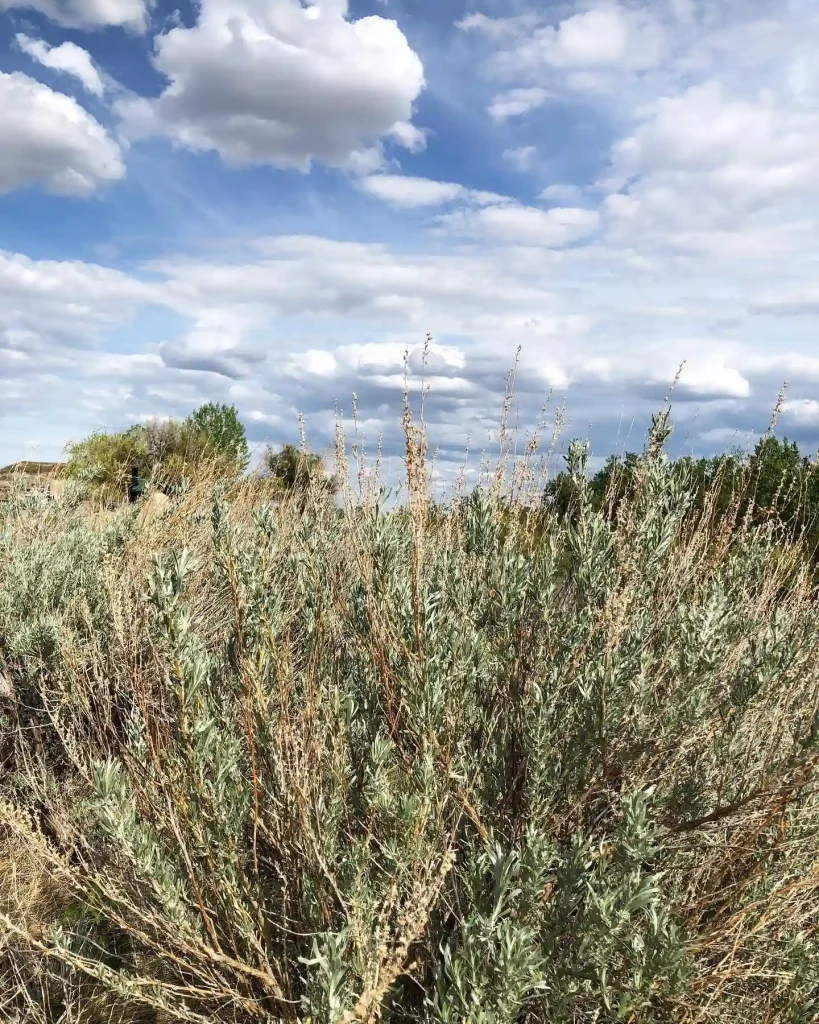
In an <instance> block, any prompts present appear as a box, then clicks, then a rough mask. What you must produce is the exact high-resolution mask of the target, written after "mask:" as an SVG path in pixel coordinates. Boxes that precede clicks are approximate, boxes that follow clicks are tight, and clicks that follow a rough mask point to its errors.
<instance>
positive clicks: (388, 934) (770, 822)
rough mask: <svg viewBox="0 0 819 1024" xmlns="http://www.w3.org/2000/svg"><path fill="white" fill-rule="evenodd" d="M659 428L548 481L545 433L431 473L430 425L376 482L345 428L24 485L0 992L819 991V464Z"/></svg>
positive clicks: (98, 1008) (231, 1004)
mask: <svg viewBox="0 0 819 1024" xmlns="http://www.w3.org/2000/svg"><path fill="white" fill-rule="evenodd" d="M667 430H668V423H667V420H666V418H665V416H661V417H658V418H657V420H656V421H655V424H654V428H653V430H652V433H651V435H650V437H649V439H648V442H647V444H646V449H645V451H644V452H643V453H642V454H640V455H639V456H635V457H633V458H632V459H631V460H630V462H629V463H628V467H627V475H626V476H624V475H623V473H621V472H619V471H617V472H612V467H611V466H609V476H610V477H611V478H612V479H614V480H615V482H613V483H612V482H611V480H609V482H608V483H607V485H606V487H605V489H604V490H602V491H601V489H600V488H599V487H597V486H596V485H594V483H593V481H591V480H590V479H589V476H588V474H587V465H586V459H587V454H588V453H587V450H586V448H585V447H584V446H583V445H579V444H573V445H572V446H571V448H570V450H569V455H568V458H567V463H566V468H565V471H564V473H563V475H562V476H561V477H560V478H559V486H558V485H557V484H553V485H552V486H551V489H550V490H549V491H548V496H549V500H548V501H547V502H542V501H541V500H540V497H539V496H540V494H542V484H541V482H539V478H538V475H537V473H536V472H535V469H534V463H533V462H532V461H531V460H532V459H533V458H534V447H535V446H534V445H531V446H530V447H529V449H527V454H526V457H524V458H523V459H522V460H520V461H515V460H514V459H512V458H511V457H510V459H509V461H508V462H505V463H503V464H502V465H499V467H498V471H497V472H493V473H492V474H489V477H488V479H487V481H486V483H485V486H482V487H477V488H475V489H474V490H470V489H464V490H463V491H462V492H461V493H460V494H459V493H456V494H454V495H453V497H452V499H451V500H450V501H448V502H446V503H440V502H433V501H431V500H430V499H429V497H428V495H427V490H426V477H427V472H426V466H425V452H424V445H423V442H422V440H421V439H420V436H419V434H418V433H417V432H416V431H415V429H414V428H413V427H412V425H411V423H409V422H407V464H408V482H407V486H406V488H405V491H404V495H403V498H404V500H402V501H401V502H393V503H392V504H390V503H389V502H387V501H386V499H385V496H384V494H383V493H381V492H380V491H379V490H378V488H377V485H376V484H374V483H373V482H372V481H371V480H370V478H369V477H368V476H367V473H366V472H365V473H362V475H361V479H362V480H363V481H364V486H362V488H361V490H360V491H359V489H358V488H356V490H355V491H354V490H353V488H351V487H350V485H349V484H348V482H347V480H348V477H353V478H354V479H355V477H356V472H355V466H354V465H353V467H352V471H348V469H347V467H346V465H345V459H344V453H343V446H341V445H340V448H339V458H338V463H339V466H338V471H339V475H338V478H337V481H336V483H337V484H338V485H339V490H338V494H336V495H333V493H332V491H333V488H331V487H328V486H326V485H322V484H321V482H316V481H315V480H314V479H312V478H311V479H308V480H305V481H304V486H301V487H296V486H291V487H290V488H289V489H287V490H283V491H282V492H281V493H278V494H277V498H278V500H276V501H271V500H270V495H269V493H268V492H266V491H265V490H264V488H262V487H261V486H260V483H259V480H258V479H257V478H254V477H252V476H251V477H247V476H245V477H242V478H238V479H233V480H229V479H225V478H219V479H215V480H214V479H210V478H208V479H202V480H197V479H195V478H194V479H192V480H190V481H188V483H187V484H186V486H185V487H184V488H181V489H179V490H178V491H177V492H174V495H173V500H172V501H171V502H170V503H169V504H168V505H167V506H166V507H163V509H162V510H161V511H160V512H159V513H158V514H157V515H156V516H154V517H153V518H150V519H148V518H145V517H144V516H141V515H140V511H139V508H138V507H136V506H134V505H128V504H127V503H124V504H121V505H119V506H117V507H116V508H114V509H113V510H109V511H108V512H107V513H106V515H105V516H104V517H103V516H95V515H93V514H89V511H88V507H87V505H86V504H83V502H82V501H81V500H80V497H81V496H80V492H79V491H78V490H77V489H76V488H75V487H73V486H69V487H68V488H67V489H66V491H65V492H64V493H63V494H62V495H61V496H60V497H59V499H58V500H56V501H52V502H48V503H46V502H43V501H40V500H39V499H37V498H36V496H35V497H29V496H26V495H25V494H22V493H15V494H12V495H11V496H10V497H9V498H8V499H7V500H6V502H5V503H4V504H3V505H2V512H0V1018H1V1019H3V1020H10V1021H20V1022H22V1021H33V1022H43V1024H45V1022H80V1024H84V1022H92V1024H97V1022H100V1024H101V1022H106V1024H107V1022H127V1024H132V1022H150V1021H153V1022H157V1024H159V1022H169V1021H187V1022H195V1024H205V1022H208V1024H210V1022H225V1024H227V1022H231V1024H233V1022H236V1024H252V1022H273V1021H288V1022H297V1021H298V1022H308V1021H309V1022H314V1024H318V1022H321V1024H325V1022H326V1024H340V1022H344V1024H352V1022H353V1021H374V1020H376V1019H378V1018H381V1019H382V1020H386V1021H395V1022H397V1021H417V1022H436V1024H456V1022H458V1024H460V1022H464V1024H465V1022H469V1024H513V1022H520V1024H523V1022H542V1024H581V1022H582V1024H586V1022H588V1024H593V1022H599V1024H603V1022H614V1021H626V1022H633V1024H637V1022H641V1024H642V1022H672V1021H673V1022H677V1021H687V1022H694V1021H702V1022H710V1021H713V1022H725V1024H733V1022H736V1024H740V1022H741V1024H751V1022H760V1024H761V1022H766V1024H767V1022H789V1024H797V1022H800V1024H808V1022H811V1021H814V1020H816V1019H817V1015H819V940H818V939H817V931H816V926H817V918H818V916H819V794H818V793H817V770H818V769H819V651H818V650H817V637H818V636H819V608H817V604H816V592H815V568H814V559H813V555H812V551H811V548H810V544H809V543H808V541H807V540H806V538H809V534H810V526H811V524H810V522H809V521H808V520H807V519H806V518H805V516H804V515H801V518H800V516H799V515H798V514H797V513H798V512H799V509H803V508H804V504H805V495H806V494H808V490H809V487H808V485H809V484H810V481H812V480H813V476H812V473H813V470H812V469H811V468H810V467H809V464H807V463H805V462H800V461H799V460H798V459H797V461H796V462H793V460H792V462H793V465H792V469H793V474H795V475H793V474H792V478H791V477H788V476H787V473H786V471H785V470H782V471H781V473H780V478H779V479H780V484H779V485H777V486H776V487H774V488H773V490H770V489H769V490H768V491H765V490H764V487H763V486H762V484H763V483H764V480H763V477H764V474H763V472H762V470H763V467H764V465H768V463H765V460H764V459H763V458H762V456H763V455H764V454H765V452H768V453H769V454H770V452H771V451H772V449H771V447H770V445H769V446H768V448H765V447H764V445H763V446H762V448H760V449H759V450H758V451H757V453H756V455H755V456H753V457H750V458H748V459H745V460H744V461H742V460H739V459H737V460H735V461H734V462H733V463H732V464H731V472H730V474H728V475H726V473H727V471H726V470H725V468H724V466H721V465H717V464H714V465H712V466H711V468H710V469H709V470H708V472H700V470H698V469H697V464H696V463H691V462H688V463H686V462H672V461H669V460H668V459H667V458H666V456H665V454H664V451H663V445H664V441H665V438H666V434H667ZM196 436H199V435H196ZM132 440H133V438H132ZM137 441H138V442H139V444H143V443H144V438H142V436H141V435H140V437H138V438H137ZM145 450H147V449H145ZM776 454H777V458H779V456H781V455H782V450H780V448H778V447H777V448H776ZM786 454H787V453H786ZM128 457H129V458H131V457H132V455H131V454H130V450H129V455H128ZM242 458H244V455H242ZM527 460H528V461H527ZM785 461H786V462H787V458H786V459H785ZM789 464H790V463H789ZM700 469H702V467H700ZM624 472H625V471H624ZM788 472H790V471H788ZM799 474H802V475H801V476H800V475H799ZM92 475H93V474H92ZM291 477H292V479H291V483H295V482H297V480H298V474H297V473H293V474H291ZM85 479H89V476H88V474H86V477H85ZM114 479H115V478H114V477H113V476H111V475H110V474H109V475H108V476H107V477H106V478H105V481H104V483H105V486H114V484H112V483H111V481H112V480H114ZM116 480H119V478H118V477H117V478H116ZM617 481H619V483H618V482H617ZM623 481H625V483H623ZM726 481H727V482H726ZM794 481H796V482H797V483H799V485H800V486H801V485H802V484H805V486H804V487H803V488H802V490H801V491H798V488H797V491H798V494H799V495H801V497H800V500H799V501H796V503H795V504H794V501H795V499H794V497H793V495H794V493H796V491H795V490H794V486H792V485H793V484H794ZM115 482H116V481H115ZM120 485H121V482H120V483H116V486H120ZM810 486H812V484H810ZM765 487H767V484H765ZM763 492H764V494H763ZM811 493H812V492H811ZM607 495H608V498H607V497H606V496H607ZM760 496H762V497H764V500H765V502H767V504H765V505H764V508H762V506H761V505H760V501H761V497H760ZM788 502H790V504H788ZM800 502H801V504H800ZM760 508H762V511H761V512H760ZM786 513H787V514H786Z"/></svg>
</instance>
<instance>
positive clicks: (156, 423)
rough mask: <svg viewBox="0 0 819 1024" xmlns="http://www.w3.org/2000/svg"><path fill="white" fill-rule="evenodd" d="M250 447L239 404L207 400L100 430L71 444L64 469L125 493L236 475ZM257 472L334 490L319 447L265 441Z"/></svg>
mask: <svg viewBox="0 0 819 1024" xmlns="http://www.w3.org/2000/svg"><path fill="white" fill-rule="evenodd" d="M249 463H250V448H249V445H248V441H247V435H246V432H245V427H244V425H243V424H242V422H241V420H240V419H239V415H238V413H237V411H236V408H235V406H232V405H223V404H218V403H214V402H208V403H206V404H205V405H202V406H200V407H199V408H198V409H196V410H195V411H194V412H192V413H191V414H190V415H189V416H187V417H186V418H185V419H163V420H160V419H154V420H149V421H148V422H146V423H140V424H135V425H133V426H131V427H129V428H128V429H126V430H123V431H120V432H118V433H110V434H109V433H102V432H97V433H93V434H91V435H89V436H88V437H86V438H84V439H83V440H81V441H77V442H75V443H74V444H71V445H69V447H68V465H67V469H66V472H67V475H68V477H69V478H70V479H73V480H77V481H81V482H82V483H83V484H85V485H86V486H87V488H88V490H89V491H90V493H91V494H93V496H94V497H95V498H97V499H101V500H104V501H105V500H108V501H121V500H123V499H124V498H125V497H126V496H127V495H128V494H129V491H130V492H131V493H132V494H133V492H134V485H135V481H138V487H137V491H141V490H142V489H143V488H144V487H145V486H146V485H148V484H150V485H151V486H153V487H155V488H157V489H158V490H161V491H165V492H173V491H175V490H179V489H180V488H182V487H184V486H185V485H186V483H189V482H190V481H192V480H194V479H202V478H206V477H207V478H210V479H214V480H218V479H222V480H231V479H237V478H238V477H240V476H241V475H242V474H243V473H245V471H246V470H247V469H248V465H249ZM255 473H256V475H257V476H258V477H260V478H262V479H265V480H267V481H269V484H270V489H271V492H272V493H273V494H274V495H275V494H280V493H285V492H289V491H294V490H304V489H306V488H307V487H308V486H311V485H312V486H316V487H319V488H320V489H323V490H325V491H327V492H329V493H334V492H335V491H336V490H337V481H336V478H335V477H333V476H330V475H329V474H328V473H327V472H326V470H325V468H324V463H323V461H322V459H321V457H320V456H319V455H315V454H313V453H311V452H308V451H304V450H302V449H301V448H297V447H296V446H295V445H292V444H286V445H284V446H283V447H282V448H281V449H280V450H276V449H275V448H273V447H271V446H268V447H267V448H266V449H265V450H264V451H263V453H262V456H261V459H260V461H259V464H258V466H257V467H256V470H255Z"/></svg>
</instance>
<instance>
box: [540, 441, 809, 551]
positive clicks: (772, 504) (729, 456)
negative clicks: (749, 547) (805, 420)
mask: <svg viewBox="0 0 819 1024" xmlns="http://www.w3.org/2000/svg"><path fill="white" fill-rule="evenodd" d="M641 459H642V457H641V456H640V455H638V454H637V453H636V452H628V453H626V454H625V455H623V456H619V455H612V456H610V457H609V458H608V459H607V460H606V462H605V464H604V465H603V467H602V468H601V469H600V470H599V471H598V472H597V473H595V474H594V475H592V476H591V477H590V478H589V480H588V484H587V486H586V488H585V489H586V491H587V501H588V502H589V503H590V504H591V506H592V507H593V508H596V509H598V510H600V511H602V512H603V513H604V514H605V515H606V516H608V517H610V518H611V519H613V520H614V519H616V518H617V516H618V514H619V513H620V510H621V508H622V507H623V503H624V502H627V501H628V499H630V498H631V497H632V496H633V495H634V492H635V488H636V487H637V486H639V480H640V472H639V470H640V465H641ZM671 470H672V473H673V474H675V475H678V476H679V478H680V481H681V482H685V483H686V485H687V486H688V487H689V488H690V489H691V490H692V491H693V495H694V499H693V507H692V512H694V513H705V512H707V513H708V514H709V516H711V517H712V519H713V520H714V521H724V520H725V518H726V517H729V516H730V517H731V518H732V519H733V520H734V522H735V523H737V524H739V523H749V524H760V523H763V522H775V523H776V524H777V525H778V526H779V527H780V528H781V529H783V530H784V531H786V532H787V533H788V535H789V536H791V537H799V538H802V539H803V540H804V541H805V542H806V543H807V544H808V545H812V546H813V547H814V548H818V547H819V463H817V462H815V461H811V460H810V459H808V458H806V457H805V456H804V455H803V454H802V453H801V452H800V450H799V447H798V445H797V444H796V443H795V442H794V441H789V440H788V439H787V438H785V439H782V440H780V439H779V438H777V437H774V436H766V437H764V438H762V439H761V440H760V441H759V442H758V443H757V445H756V447H755V448H754V450H753V452H752V453H750V454H747V453H744V452H741V451H736V450H734V451H729V452H727V453H724V454H722V455H717V456H714V457H711V458H692V457H691V456H682V457H680V458H678V459H675V460H673V461H672V462H671ZM577 489H578V481H577V476H576V475H575V474H572V473H571V472H569V470H568V468H567V469H565V470H563V471H561V472H560V473H558V474H557V475H556V476H555V477H554V478H553V479H552V480H551V481H549V483H548V484H547V486H546V489H545V491H544V495H543V498H544V504H545V505H547V506H549V507H551V508H552V510H553V511H554V512H555V513H557V514H558V515H560V516H566V515H572V514H573V513H574V510H576V508H577V506H578V502H577V498H578V494H577Z"/></svg>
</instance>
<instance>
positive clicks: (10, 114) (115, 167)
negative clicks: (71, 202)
mask: <svg viewBox="0 0 819 1024" xmlns="http://www.w3.org/2000/svg"><path fill="white" fill-rule="evenodd" d="M0 140H2V142H0V192H10V191H11V190H12V189H15V188H20V187H23V186H26V185H32V184H35V183H39V184H41V185H42V186H43V187H44V188H46V189H47V190H48V191H49V192H55V193H59V194H63V195H88V194H90V193H91V192H93V191H94V190H95V189H96V188H98V187H99V186H100V185H102V184H105V183H106V182H112V181H116V180H118V179H119V178H121V177H123V175H124V174H125V167H124V165H123V163H122V159H121V153H120V149H119V147H118V146H117V144H116V143H115V142H114V141H113V140H112V139H111V138H110V136H109V135H108V134H107V133H106V131H105V129H104V128H103V127H102V125H101V124H99V122H98V121H96V120H95V119H94V118H93V117H91V115H90V114H89V113H87V111H85V110H84V109H83V108H82V107H81V106H80V105H79V103H77V101H76V100H74V99H72V98H71V97H70V96H65V95H63V94H62V93H59V92H55V91H54V90H53V89H49V88H48V86H45V85H43V84H42V83H41V82H37V81H35V80H34V79H33V78H29V77H28V75H23V74H20V73H19V72H14V73H12V74H5V73H3V72H0Z"/></svg>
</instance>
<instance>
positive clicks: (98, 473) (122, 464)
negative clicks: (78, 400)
mask: <svg viewBox="0 0 819 1024" xmlns="http://www.w3.org/2000/svg"><path fill="white" fill-rule="evenodd" d="M147 461H148V442H147V434H146V431H145V430H144V428H141V427H132V428H131V429H130V430H126V431H123V432H122V433H119V434H103V433H94V434H91V435H89V436H88V437H86V438H83V440H82V441H77V442H75V443H74V444H71V445H69V446H68V466H67V469H66V474H67V476H68V477H69V478H70V479H72V480H78V481H80V482H81V483H82V484H84V485H86V486H87V487H88V488H89V489H90V490H91V491H93V493H94V494H95V496H96V497H97V498H99V499H101V500H103V501H119V500H122V499H123V498H124V497H125V496H126V495H127V493H128V484H129V482H130V479H131V467H132V466H134V465H137V466H139V467H140V469H141V470H142V472H143V473H144V468H143V467H144V466H145V463H146V462H147Z"/></svg>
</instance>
